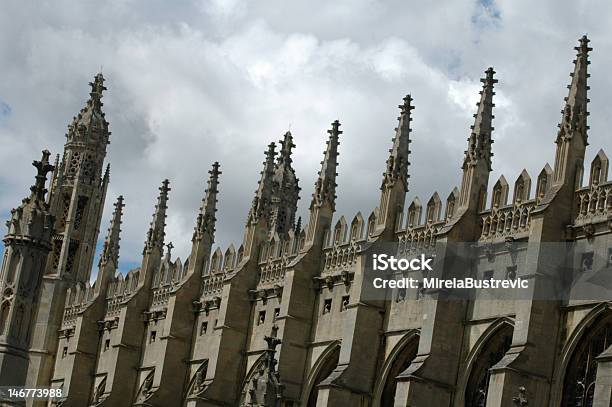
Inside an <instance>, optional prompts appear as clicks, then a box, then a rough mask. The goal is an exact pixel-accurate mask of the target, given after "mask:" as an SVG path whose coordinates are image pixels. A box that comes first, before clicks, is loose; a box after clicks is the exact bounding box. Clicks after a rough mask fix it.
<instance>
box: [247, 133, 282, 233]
mask: <svg viewBox="0 0 612 407" xmlns="http://www.w3.org/2000/svg"><path fill="white" fill-rule="evenodd" d="M275 149H276V144H274V143H270V144H269V145H268V150H267V151H266V160H265V161H264V163H263V164H264V168H263V170H262V171H261V179H260V180H259V184H258V185H259V186H258V188H257V191H255V197H254V198H253V203H252V204H251V209H250V211H249V217H248V222H249V223H257V222H258V221H259V220H260V219H261V218H264V217H265V218H269V216H270V204H271V202H272V196H273V194H274V180H273V178H274V157H275V156H276V151H275Z"/></svg>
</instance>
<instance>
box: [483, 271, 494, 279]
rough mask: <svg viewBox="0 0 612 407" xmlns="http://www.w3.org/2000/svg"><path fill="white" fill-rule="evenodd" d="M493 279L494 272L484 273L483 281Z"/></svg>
mask: <svg viewBox="0 0 612 407" xmlns="http://www.w3.org/2000/svg"><path fill="white" fill-rule="evenodd" d="M492 278H493V270H487V271H485V272H484V273H482V279H483V280H490V279H492Z"/></svg>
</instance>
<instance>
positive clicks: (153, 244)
mask: <svg viewBox="0 0 612 407" xmlns="http://www.w3.org/2000/svg"><path fill="white" fill-rule="evenodd" d="M169 185H170V181H168V180H167V179H166V180H164V182H162V186H161V187H160V188H159V191H160V193H159V197H158V198H157V205H155V213H154V214H153V220H152V221H151V226H150V227H149V231H148V232H147V241H146V242H145V252H146V251H150V250H152V249H154V248H157V249H158V250H159V251H160V253H161V252H162V251H163V248H164V237H165V236H166V232H165V227H166V209H167V208H168V192H169V191H170V188H169Z"/></svg>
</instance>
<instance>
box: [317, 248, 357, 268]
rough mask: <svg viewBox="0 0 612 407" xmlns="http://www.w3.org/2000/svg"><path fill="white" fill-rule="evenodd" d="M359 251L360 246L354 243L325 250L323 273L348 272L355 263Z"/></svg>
mask: <svg viewBox="0 0 612 407" xmlns="http://www.w3.org/2000/svg"><path fill="white" fill-rule="evenodd" d="M360 250H361V246H360V245H359V244H358V243H356V242H350V243H346V244H343V245H339V246H336V245H334V246H332V247H328V248H326V249H325V250H324V254H323V256H324V259H323V273H334V272H337V271H346V270H349V269H350V268H351V267H352V266H353V265H354V264H355V263H356V261H357V256H358V253H359V251H360Z"/></svg>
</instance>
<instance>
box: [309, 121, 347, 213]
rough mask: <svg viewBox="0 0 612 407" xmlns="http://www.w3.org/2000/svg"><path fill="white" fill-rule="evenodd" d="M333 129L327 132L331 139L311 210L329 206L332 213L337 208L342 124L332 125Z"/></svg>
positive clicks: (316, 185)
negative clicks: (337, 180) (339, 147)
mask: <svg viewBox="0 0 612 407" xmlns="http://www.w3.org/2000/svg"><path fill="white" fill-rule="evenodd" d="M331 126H332V128H331V129H329V130H327V133H328V134H329V139H328V140H327V148H326V149H325V152H324V156H323V161H321V171H319V178H317V181H316V183H315V190H314V192H313V194H312V201H311V203H310V210H312V209H313V208H314V207H321V206H323V205H325V204H328V205H329V206H330V208H331V209H332V211H333V210H334V209H335V207H336V187H337V186H338V184H336V177H337V176H338V173H337V172H336V170H337V169H338V154H339V153H338V146H339V145H340V141H339V136H340V134H342V131H341V130H340V122H339V121H338V120H336V121H334V122H333V123H332V124H331Z"/></svg>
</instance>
